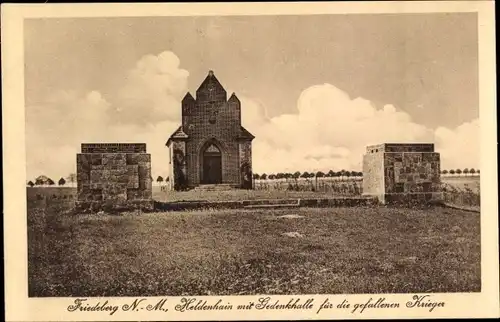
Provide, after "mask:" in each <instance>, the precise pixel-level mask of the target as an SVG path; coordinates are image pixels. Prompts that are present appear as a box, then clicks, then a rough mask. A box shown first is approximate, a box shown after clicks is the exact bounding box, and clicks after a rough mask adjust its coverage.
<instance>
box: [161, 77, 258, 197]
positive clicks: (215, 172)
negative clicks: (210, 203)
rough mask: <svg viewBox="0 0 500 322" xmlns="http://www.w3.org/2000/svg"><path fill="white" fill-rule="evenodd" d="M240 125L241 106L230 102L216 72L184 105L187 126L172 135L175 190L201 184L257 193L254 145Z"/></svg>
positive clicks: (172, 184) (234, 99)
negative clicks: (253, 171)
mask: <svg viewBox="0 0 500 322" xmlns="http://www.w3.org/2000/svg"><path fill="white" fill-rule="evenodd" d="M253 139H254V136H253V135H252V134H251V133H250V132H248V131H247V130H246V129H245V128H244V127H243V126H242V125H241V103H240V100H239V99H238V97H236V95H235V94H234V93H232V94H231V96H230V97H229V99H228V98H227V93H226V90H225V89H224V87H222V85H221V84H220V83H219V81H218V80H217V78H216V77H215V75H214V73H213V72H212V71H209V73H208V75H207V77H206V78H205V80H204V81H203V82H202V83H201V85H200V87H199V88H198V90H197V91H196V98H195V97H193V96H192V95H191V94H190V93H189V92H188V93H187V94H186V96H184V99H183V100H182V125H181V126H179V128H178V129H177V130H176V131H175V132H174V133H173V134H172V135H171V136H170V138H169V139H168V141H167V144H166V145H167V147H168V149H169V152H170V162H169V163H170V164H169V166H170V188H171V189H173V190H185V189H190V188H194V187H197V186H200V185H210V186H211V185H225V186H228V187H238V188H244V189H252V188H253V184H252V183H253V181H252V140H253Z"/></svg>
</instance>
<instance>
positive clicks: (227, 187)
mask: <svg viewBox="0 0 500 322" xmlns="http://www.w3.org/2000/svg"><path fill="white" fill-rule="evenodd" d="M235 188H236V187H235V185H232V184H227V183H223V184H202V185H199V186H197V187H195V188H194V189H193V190H194V191H222V190H233V189H235Z"/></svg>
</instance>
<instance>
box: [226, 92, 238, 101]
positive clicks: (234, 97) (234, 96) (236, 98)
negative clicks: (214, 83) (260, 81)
mask: <svg viewBox="0 0 500 322" xmlns="http://www.w3.org/2000/svg"><path fill="white" fill-rule="evenodd" d="M227 101H228V102H233V101H234V102H238V103H239V102H240V99H239V98H238V96H236V94H235V93H234V92H233V93H232V94H231V97H229V99H228V100H227Z"/></svg>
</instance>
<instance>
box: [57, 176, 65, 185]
mask: <svg viewBox="0 0 500 322" xmlns="http://www.w3.org/2000/svg"><path fill="white" fill-rule="evenodd" d="M57 184H58V185H60V186H64V185H65V184H66V180H64V178H61V179H59V181H58V182H57Z"/></svg>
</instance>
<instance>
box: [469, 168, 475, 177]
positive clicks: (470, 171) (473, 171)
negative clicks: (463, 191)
mask: <svg viewBox="0 0 500 322" xmlns="http://www.w3.org/2000/svg"><path fill="white" fill-rule="evenodd" d="M469 173H470V174H471V175H472V176H473V175H474V174H476V169H474V168H470V170H469Z"/></svg>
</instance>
